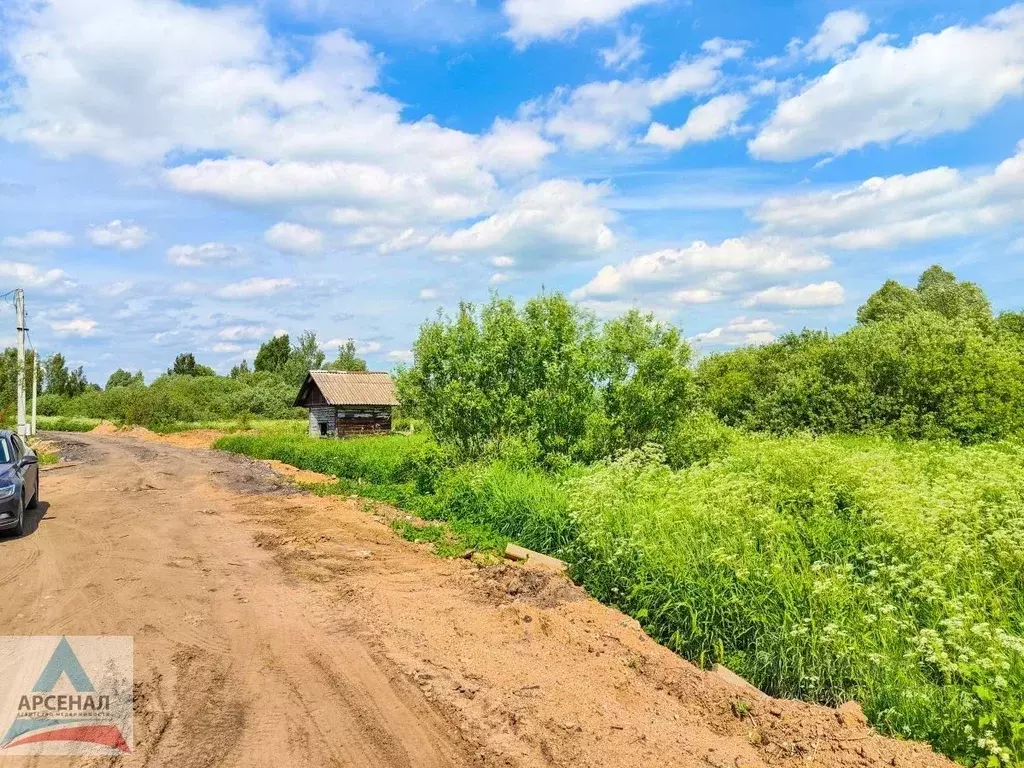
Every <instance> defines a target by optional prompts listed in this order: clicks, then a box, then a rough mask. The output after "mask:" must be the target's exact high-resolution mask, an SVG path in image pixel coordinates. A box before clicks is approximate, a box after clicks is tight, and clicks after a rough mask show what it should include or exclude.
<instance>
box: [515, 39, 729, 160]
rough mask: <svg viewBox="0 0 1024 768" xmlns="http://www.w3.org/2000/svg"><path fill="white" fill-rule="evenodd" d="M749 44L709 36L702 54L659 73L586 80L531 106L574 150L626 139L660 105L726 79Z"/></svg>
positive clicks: (551, 133) (552, 132)
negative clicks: (725, 70) (728, 64)
mask: <svg viewBox="0 0 1024 768" xmlns="http://www.w3.org/2000/svg"><path fill="white" fill-rule="evenodd" d="M744 47H745V46H744V44H743V43H738V42H734V41H729V40H721V39H718V38H715V39H712V40H707V41H705V42H704V44H703V46H702V47H701V53H700V55H698V56H695V57H687V56H684V57H682V58H680V59H679V60H678V61H676V63H675V64H674V65H673V66H672V67H671V68H670V69H669V71H668V72H666V73H665V74H663V75H660V76H659V77H655V78H652V79H649V80H645V79H642V78H634V79H632V80H626V81H623V80H611V81H609V82H591V83H585V84H584V85H581V86H579V87H577V88H574V89H572V90H567V89H563V90H559V91H557V92H555V94H554V95H553V96H552V97H551V98H549V99H547V100H546V101H543V102H538V103H535V104H533V105H531V107H532V108H533V109H534V110H539V111H540V112H542V113H544V114H546V115H547V120H546V122H545V126H544V128H545V131H546V133H547V134H548V135H549V136H553V137H555V138H558V139H560V140H561V141H563V142H564V143H565V144H566V145H568V146H569V147H570V148H572V149H579V150H591V149H597V148H599V147H603V146H607V145H614V144H619V143H623V142H625V141H626V140H627V139H628V138H629V136H630V131H631V130H632V129H634V128H635V127H636V126H639V125H644V124H647V123H649V122H650V120H651V110H652V109H654V108H655V107H658V106H661V105H663V104H669V103H672V102H674V101H677V100H678V99H680V98H682V97H683V96H688V95H689V96H692V95H696V94H701V93H706V92H708V91H710V90H711V89H712V88H714V87H715V86H716V85H717V84H718V83H719V81H720V80H721V78H722V66H723V65H724V64H725V63H726V62H727V61H730V60H733V59H738V58H741V57H742V56H743V52H744Z"/></svg>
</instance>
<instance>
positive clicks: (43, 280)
mask: <svg viewBox="0 0 1024 768" xmlns="http://www.w3.org/2000/svg"><path fill="white" fill-rule="evenodd" d="M0 275H3V276H4V277H5V278H7V280H8V281H10V283H12V284H15V285H18V286H19V287H21V288H51V287H59V288H65V287H71V286H73V285H74V283H73V282H72V281H71V279H70V278H69V277H68V274H67V272H65V271H64V270H63V269H40V268H39V267H37V266H36V265H35V264H26V263H24V262H20V261H0Z"/></svg>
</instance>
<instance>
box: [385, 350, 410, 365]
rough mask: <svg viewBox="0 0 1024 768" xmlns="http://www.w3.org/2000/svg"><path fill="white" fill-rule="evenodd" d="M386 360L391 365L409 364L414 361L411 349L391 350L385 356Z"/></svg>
mask: <svg viewBox="0 0 1024 768" xmlns="http://www.w3.org/2000/svg"><path fill="white" fill-rule="evenodd" d="M387 358H388V360H390V361H391V362H393V363H411V362H412V361H413V360H415V359H416V355H415V354H413V351H412V350H411V349H392V350H391V351H390V352H388V354H387Z"/></svg>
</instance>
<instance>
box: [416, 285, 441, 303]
mask: <svg viewBox="0 0 1024 768" xmlns="http://www.w3.org/2000/svg"><path fill="white" fill-rule="evenodd" d="M437 295H438V294H437V289H436V288H422V289H421V290H420V293H419V297H420V299H422V300H423V301H433V300H434V299H436V298H437Z"/></svg>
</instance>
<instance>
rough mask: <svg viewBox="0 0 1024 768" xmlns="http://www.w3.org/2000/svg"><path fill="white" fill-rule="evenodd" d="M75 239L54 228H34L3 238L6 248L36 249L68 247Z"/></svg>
mask: <svg viewBox="0 0 1024 768" xmlns="http://www.w3.org/2000/svg"><path fill="white" fill-rule="evenodd" d="M74 241H75V239H74V238H73V237H71V235H69V234H68V233H67V232H60V231H57V230H52V229H34V230H32V231H31V232H26V233H25V234H24V235H9V236H7V237H5V238H4V239H3V245H4V247H6V248H16V249H18V250H35V249H43V248H66V247H68V246H69V245H71V244H72V243H73V242H74Z"/></svg>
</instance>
